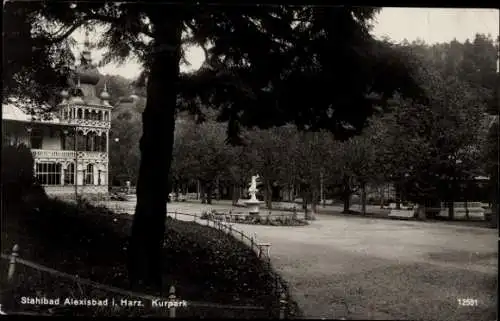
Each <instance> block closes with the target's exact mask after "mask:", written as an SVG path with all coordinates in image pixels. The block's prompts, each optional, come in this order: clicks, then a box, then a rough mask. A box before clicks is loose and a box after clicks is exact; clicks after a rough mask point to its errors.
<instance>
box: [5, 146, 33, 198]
mask: <svg viewBox="0 0 500 321" xmlns="http://www.w3.org/2000/svg"><path fill="white" fill-rule="evenodd" d="M34 162H35V161H34V159H33V155H32V154H31V151H30V149H29V148H27V147H26V146H25V145H18V146H5V147H4V148H2V178H1V179H2V185H3V186H2V199H3V201H4V202H5V204H11V203H15V202H19V201H20V200H21V199H22V197H23V195H26V194H27V193H28V192H29V191H30V189H31V187H32V186H33V183H34V182H35V179H34V172H33V165H34Z"/></svg>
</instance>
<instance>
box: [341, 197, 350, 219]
mask: <svg viewBox="0 0 500 321" xmlns="http://www.w3.org/2000/svg"><path fill="white" fill-rule="evenodd" d="M343 199H344V210H343V211H342V213H346V214H348V213H350V210H349V209H350V208H351V193H349V192H345V193H344V197H343Z"/></svg>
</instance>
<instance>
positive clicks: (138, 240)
mask: <svg viewBox="0 0 500 321" xmlns="http://www.w3.org/2000/svg"><path fill="white" fill-rule="evenodd" d="M156 10H157V8H156ZM152 11H153V10H152ZM178 16H179V15H178V12H176V11H175V9H174V8H169V10H167V11H163V10H157V11H156V12H152V13H151V14H150V15H149V18H150V19H151V22H152V24H153V26H154V28H153V29H154V31H153V32H154V34H153V38H154V46H155V49H154V51H153V52H152V54H151V64H150V74H149V78H148V83H147V93H148V100H147V103H146V108H145V109H144V112H143V114H142V122H143V134H142V137H141V139H140V145H139V146H140V151H141V164H140V168H139V179H138V182H137V192H136V193H137V206H136V209H135V215H134V218H133V222H132V229H131V236H130V244H129V251H128V254H129V258H128V259H129V261H128V267H129V280H130V284H131V287H132V288H136V287H142V285H147V286H151V287H153V288H154V289H155V290H160V291H161V285H162V248H163V241H164V233H165V218H166V211H167V206H166V197H165V196H166V195H168V192H169V183H168V176H169V175H168V174H169V171H170V165H171V161H172V147H173V139H174V129H175V109H176V100H177V91H178V88H177V81H178V78H179V62H180V56H181V55H180V53H181V51H180V49H181V31H182V23H181V20H180V19H179V18H178ZM172 263H173V262H172Z"/></svg>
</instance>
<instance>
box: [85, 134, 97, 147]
mask: <svg viewBox="0 0 500 321" xmlns="http://www.w3.org/2000/svg"><path fill="white" fill-rule="evenodd" d="M94 137H95V133H94V132H89V133H87V137H86V138H87V139H86V146H85V150H86V151H89V152H91V151H93V150H94V143H95V141H94Z"/></svg>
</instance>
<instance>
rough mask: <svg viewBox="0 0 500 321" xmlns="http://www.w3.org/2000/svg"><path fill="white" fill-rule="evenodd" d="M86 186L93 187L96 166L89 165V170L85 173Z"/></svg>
mask: <svg viewBox="0 0 500 321" xmlns="http://www.w3.org/2000/svg"><path fill="white" fill-rule="evenodd" d="M85 184H86V185H93V184H94V165H92V164H88V165H87V170H86V171H85Z"/></svg>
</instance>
